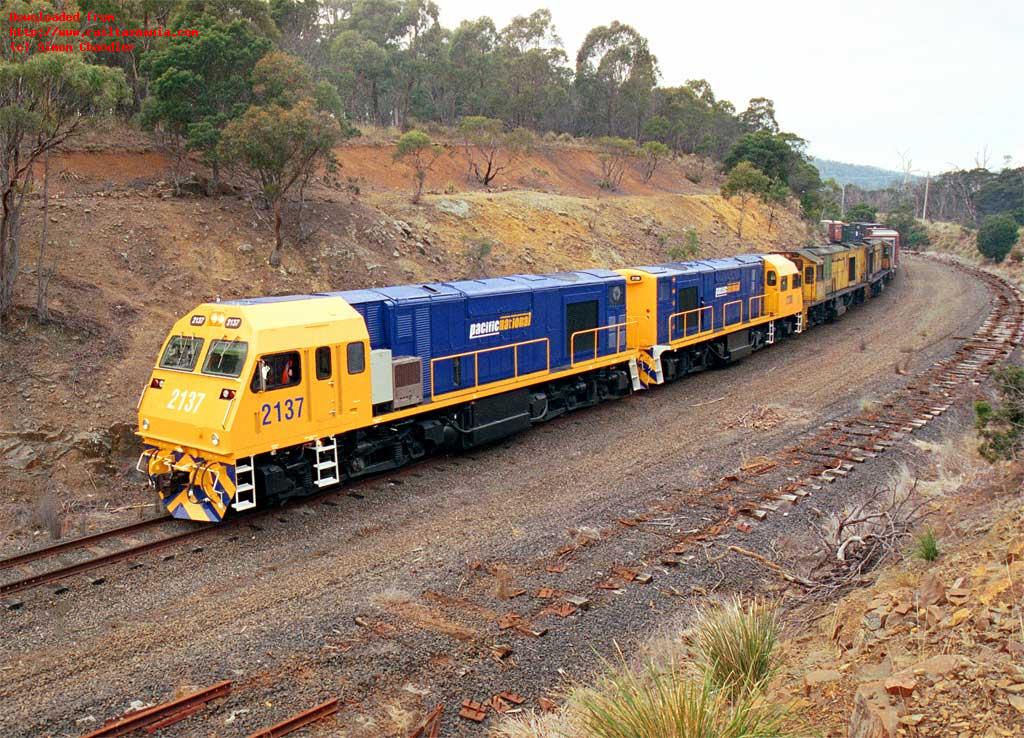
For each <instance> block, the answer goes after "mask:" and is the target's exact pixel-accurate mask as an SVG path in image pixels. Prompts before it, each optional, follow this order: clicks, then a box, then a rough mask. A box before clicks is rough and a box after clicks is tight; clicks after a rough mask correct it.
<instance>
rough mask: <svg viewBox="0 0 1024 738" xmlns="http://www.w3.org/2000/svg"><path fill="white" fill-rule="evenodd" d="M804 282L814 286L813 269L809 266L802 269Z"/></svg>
mask: <svg viewBox="0 0 1024 738" xmlns="http://www.w3.org/2000/svg"><path fill="white" fill-rule="evenodd" d="M804 282H806V283H807V284H814V267H812V266H809V267H806V268H805V269H804Z"/></svg>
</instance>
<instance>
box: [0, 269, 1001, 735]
mask: <svg viewBox="0 0 1024 738" xmlns="http://www.w3.org/2000/svg"><path fill="white" fill-rule="evenodd" d="M987 305H988V299H987V291H986V290H985V288H984V287H983V286H982V285H980V284H975V283H966V284H965V283H964V277H963V275H962V274H961V273H959V272H956V271H954V270H952V269H951V268H950V267H948V266H944V265H941V264H937V263H934V262H930V261H924V260H920V259H914V258H913V257H910V258H908V259H907V260H906V268H905V269H904V270H903V272H902V273H901V274H900V275H899V276H898V278H897V280H896V282H895V283H894V285H893V288H892V289H890V290H888V291H887V292H886V293H885V294H884V295H883V296H882V297H881V298H879V299H877V300H873V301H871V302H869V303H868V304H867V305H865V306H863V307H861V308H859V309H858V310H856V311H854V312H852V313H850V314H848V315H847V316H845V317H844V318H843V319H842V320H841V321H839V322H838V323H837V324H835V325H832V326H828V327H825V328H822V329H817V330H814V331H810V332H809V333H807V334H806V335H804V336H802V337H799V338H798V339H795V340H793V341H790V342H788V343H784V344H781V345H780V346H778V347H775V348H773V349H770V350H768V351H764V352H761V353H759V354H756V355H754V356H752V357H750V358H748V359H747V360H745V361H744V362H742V363H740V364H739V365H736V366H734V367H731V368H729V369H726V370H722V371H716V372H709V373H704V374H701V375H697V376H694V377H691V378H688V379H687V380H686V381H684V382H680V383H677V384H675V385H673V386H670V387H666V388H661V389H659V390H656V391H652V392H648V393H642V394H639V395H636V396H634V397H631V398H628V399H626V400H622V401H620V402H617V403H610V404H607V405H605V406H603V407H598V408H594V409H592V410H589V411H584V412H581V413H579V414H576V415H573V416H568V417H566V418H563V419H560V420H558V421H555V422H553V423H551V424H548V425H546V426H543V427H541V428H538V429H536V430H533V431H531V432H529V433H526V434H524V435H522V436H520V437H518V438H516V439H514V440H512V441H510V442H508V443H505V444H502V445H500V446H499V447H496V448H492V449H487V450H481V451H478V452H476V453H473V454H467V455H463V456H460V457H444V458H439V459H436V460H433V461H430V462H427V463H425V464H422V465H419V466H417V467H412V468H410V469H407V470H405V471H403V472H402V473H401V474H398V475H394V476H392V477H386V478H381V479H378V480H374V481H373V482H371V483H369V484H365V485H362V486H360V487H359V489H358V491H359V495H360V496H359V497H355V496H348V495H345V494H343V493H338V494H334V495H330V496H327V497H323V498H319V499H318V500H315V501H313V502H311V503H309V504H305V505H302V506H295V507H292V508H286V509H284V510H282V511H280V513H279V514H277V515H273V516H269V517H263V518H260V519H258V521H256V520H254V521H253V522H252V524H251V525H246V524H243V525H240V526H235V527H234V528H233V529H231V530H230V531H225V534H224V535H222V536H213V537H210V538H208V539H206V540H205V541H204V548H203V550H202V551H199V552H189V551H188V550H185V551H182V552H181V553H179V554H178V555H177V556H176V557H175V558H174V559H173V560H169V561H162V560H161V557H160V556H159V555H154V556H152V557H151V558H149V559H147V560H146V566H144V567H142V568H140V569H135V570H130V571H129V570H128V569H127V568H126V567H125V565H123V564H122V565H118V566H115V567H112V568H111V569H109V570H108V571H107V572H104V573H105V574H106V582H105V583H104V584H102V585H99V586H91V585H89V583H88V579H87V578H82V579H79V580H71V584H72V586H71V591H70V592H68V593H66V594H63V595H60V596H54V595H52V594H49V593H48V592H47V591H46V590H42V591H36V592H31V593H26V596H25V604H24V607H23V608H22V609H20V610H17V611H10V612H8V611H4V612H3V614H2V617H3V619H4V627H3V630H2V634H0V704H3V705H4V709H3V710H0V735H3V736H11V737H12V738H13V737H14V736H43V735H53V736H75V735H80V734H82V733H85V732H88V731H89V730H90V729H93V728H95V727H97V725H98V724H99V723H101V722H102V721H103V720H104V719H105V718H108V717H112V716H114V715H116V714H118V713H120V712H122V711H123V710H125V709H126V708H128V706H129V703H130V702H131V701H132V700H142V701H144V702H160V701H164V700H166V699H170V698H171V697H173V696H174V695H175V694H176V691H177V690H181V689H182V688H186V687H188V686H189V685H193V686H207V685H209V684H212V683H214V682H216V681H219V680H221V679H232V680H233V681H234V684H235V690H234V692H233V693H232V695H231V696H230V697H228V698H227V699H226V700H224V701H222V702H220V703H218V704H217V705H216V706H214V707H212V708H210V709H208V710H206V711H204V712H203V713H200V714H199V715H197V716H195V717H193V718H190V719H188V720H186V721H183V722H181V723H179V724H177V725H174V726H171V727H169V728H167V729H165V730H162V731H161V733H160V735H162V736H192V735H195V736H211V735H216V736H225V737H227V736H244V735H247V734H248V733H249V732H251V731H253V730H255V729H257V728H259V727H263V726H266V725H269V724H271V723H274V722H276V721H278V720H280V719H282V718H284V717H287V716H288V715H290V714H292V713H293V712H296V711H298V710H301V709H305V708H307V707H309V706H311V705H313V704H314V703H316V702H318V701H320V700H322V699H325V698H327V697H329V696H332V695H334V696H338V697H339V698H340V699H341V700H342V702H343V703H344V704H343V708H342V710H341V712H340V713H339V715H338V717H337V718H336V719H335V720H333V721H330V722H325V723H323V724H321V725H320V726H319V727H318V728H316V729H314V730H307V731H306V733H305V734H322V735H353V736H382V735H406V734H407V733H408V730H407V729H408V727H409V725H410V723H411V721H413V720H414V718H415V717H417V716H418V715H421V714H422V713H423V712H425V709H429V708H430V707H432V706H433V705H435V704H437V703H438V702H444V703H445V704H446V719H445V724H444V728H443V731H442V734H443V735H445V736H462V735H466V736H470V735H472V736H479V735H482V734H483V733H484V730H485V728H482V727H480V726H477V725H475V724H471V723H468V722H466V721H463V720H458V719H456V718H455V717H454V713H455V711H456V709H457V704H458V702H459V701H461V700H462V699H465V698H472V699H477V700H484V699H486V698H488V697H489V696H490V695H492V694H494V693H496V692H499V691H502V690H513V691H517V692H520V693H521V694H523V695H524V696H526V697H527V698H528V701H529V703H531V704H532V703H533V702H534V700H535V699H536V697H538V696H540V695H542V694H544V693H545V692H546V691H548V690H550V689H551V688H553V687H556V686H557V685H559V684H560V683H562V682H563V681H564V680H565V678H566V677H567V676H582V675H585V674H586V673H588V672H589V670H591V669H592V668H593V666H594V664H595V662H596V661H597V654H598V653H608V651H609V649H610V647H611V644H612V641H613V640H617V641H618V642H620V643H622V642H626V643H628V642H630V641H631V640H635V639H639V638H645V637H648V636H649V635H650V634H651V632H652V631H654V630H656V629H658V628H660V627H663V626H664V625H665V623H667V622H671V621H673V620H678V619H679V618H680V617H681V616H683V615H684V614H685V613H686V612H688V611H689V610H690V609H691V608H692V605H693V603H694V602H697V601H699V600H700V599H701V597H702V596H704V595H703V594H702V592H704V591H712V590H714V591H715V592H724V591H729V590H732V589H737V588H739V589H747V588H750V587H751V586H755V585H756V583H757V582H758V581H760V579H761V577H762V575H763V574H764V572H763V570H761V569H759V568H757V565H756V564H754V563H753V562H750V561H747V560H745V559H742V560H738V559H737V558H736V557H730V558H728V559H723V560H722V561H720V562H718V563H717V564H714V565H708V564H707V563H706V562H702V561H700V560H699V559H692V560H689V561H684V564H683V565H682V566H680V567H676V568H673V569H657V568H653V569H651V571H653V572H654V573H655V581H654V582H653V583H652V584H649V585H646V586H641V585H638V584H635V583H634V584H629V585H626V586H625V587H624V589H622V590H621V591H620V592H618V593H615V592H604V591H601V590H594V585H595V584H596V583H597V582H599V581H601V580H603V579H605V578H607V577H608V576H609V573H610V571H611V567H612V566H614V565H617V564H626V565H631V566H645V565H647V564H648V563H650V564H656V563H657V556H658V554H659V553H660V552H661V551H663V550H664V549H665V547H666V546H667V545H671V539H670V538H668V537H666V535H665V533H668V532H670V531H672V530H674V529H667V530H660V529H659V528H658V527H657V526H637V527H633V528H627V527H625V526H622V525H618V524H617V523H616V520H617V519H619V518H629V517H632V516H635V515H637V514H639V513H641V512H644V511H649V510H662V511H672V514H673V515H675V516H676V518H677V519H676V523H677V527H678V528H679V529H681V530H687V529H692V528H698V527H701V526H702V525H704V524H706V523H707V522H708V521H709V520H711V519H713V518H714V516H715V514H716V513H717V512H720V511H721V508H722V507H723V506H724V505H727V504H728V502H729V501H728V500H721V499H696V498H695V496H694V495H693V494H692V491H693V490H695V489H697V488H699V487H701V486H703V485H706V484H707V483H708V482H709V481H713V480H715V479H717V478H719V477H721V476H722V475H724V474H727V473H730V472H732V471H734V470H735V469H736V468H737V467H738V466H740V464H741V463H742V462H743V461H744V460H745V459H748V458H751V457H753V456H756V455H759V454H766V453H771V452H772V451H775V450H778V449H780V448H782V447H783V446H785V445H787V444H788V443H790V442H792V440H793V438H794V437H795V436H797V435H799V434H800V433H802V432H804V431H806V430H809V429H811V428H814V427H816V426H818V425H820V423H822V422H823V421H825V420H828V419H831V418H835V417H839V416H841V415H843V414H844V413H846V412H849V411H851V410H854V409H856V408H857V407H858V405H859V404H860V403H861V402H863V401H865V400H870V399H872V398H876V397H881V396H882V395H883V394H884V393H886V392H888V391H890V390H892V389H894V388H896V387H898V386H901V385H902V384H905V383H906V382H907V381H909V379H910V378H911V377H912V375H913V374H914V372H915V371H916V370H918V369H921V368H923V367H925V366H927V365H929V364H930V363H931V362H932V361H934V360H935V359H937V358H939V357H941V356H944V355H947V354H948V353H950V352H951V350H952V349H953V348H954V347H955V346H956V345H957V344H958V343H959V341H957V340H956V338H955V337H956V336H965V335H967V334H969V333H970V332H972V331H973V330H974V328H975V327H976V326H977V325H978V324H979V323H980V322H981V320H982V319H983V317H984V315H985V313H986V311H987ZM908 361H909V373H908V374H901V373H898V372H897V371H896V370H895V369H896V367H897V366H899V367H901V368H902V367H906V366H907V362H908ZM758 406H770V407H771V410H772V411H773V414H774V415H776V416H777V417H778V418H780V419H781V421H782V422H781V424H780V425H778V426H777V427H775V428H772V429H765V430H759V429H757V428H748V427H743V425H742V424H740V425H737V420H738V419H740V418H742V417H744V415H745V414H749V413H750V411H751V410H752V409H755V408H756V407H758ZM957 422H958V420H957V418H956V417H955V414H950V415H949V416H948V417H947V416H944V417H943V418H942V420H941V421H940V422H937V423H934V424H932V425H930V426H929V427H928V429H926V433H928V434H931V433H938V432H941V430H942V428H943V427H947V426H950V425H952V424H956V423H957ZM908 449H909V447H908ZM909 453H910V451H909V450H902V449H893V450H892V451H890V452H889V453H887V454H885V455H883V457H882V458H880V459H878V460H874V461H871V462H869V463H867V464H864V465H862V466H859V467H858V469H857V472H856V473H855V474H853V475H851V477H850V479H849V480H847V481H844V482H839V483H837V484H835V485H832V486H830V487H828V488H827V489H826V490H823V491H822V492H821V493H818V494H817V495H816V497H815V499H814V500H813V503H812V504H803V503H802V504H801V505H799V506H797V507H794V508H793V509H792V510H791V511H789V513H788V514H787V515H785V516H783V515H782V514H774V515H772V516H769V518H768V519H767V520H766V521H765V522H763V523H761V524H760V525H757V526H756V527H754V529H753V530H752V531H751V532H750V533H745V534H744V533H740V532H738V531H735V530H734V531H733V532H731V533H730V538H728V539H725V540H726V543H728V542H735V543H738V544H739V545H743V546H744V547H746V548H751V549H754V550H761V551H770V550H772V547H773V546H778V545H779V544H780V543H781V542H783V541H786V540H799V539H800V537H801V536H802V535H805V534H806V533H807V531H808V530H809V526H810V525H811V524H813V522H814V518H813V515H812V513H811V512H810V508H811V507H816V508H818V509H819V510H822V511H827V510H828V509H829V508H830V507H832V506H837V505H840V504H842V503H844V502H846V501H848V500H849V499H850V498H851V497H853V496H856V495H857V494H859V493H860V492H863V491H864V490H869V489H871V488H872V487H873V486H874V485H875V484H877V483H879V482H880V481H881V480H882V479H884V478H885V477H886V476H887V475H888V474H889V473H890V472H891V470H892V468H893V466H894V464H896V463H898V462H899V461H901V460H903V459H904V458H909V457H908V456H907V455H908V454H909ZM688 493H689V494H688ZM652 529H653V530H652ZM591 530H596V531H600V532H602V533H603V535H602V537H601V538H600V540H598V541H596V542H593V543H591V544H589V545H586V546H584V547H583V548H581V549H579V550H578V551H577V552H576V553H575V555H573V556H572V558H571V561H570V562H569V565H568V567H567V568H566V570H565V571H564V572H562V573H557V574H553V573H549V572H547V571H546V570H545V566H546V565H547V564H549V563H550V562H552V561H553V560H554V559H555V557H556V555H557V553H558V551H559V549H560V548H561V547H563V546H566V545H567V544H570V543H573V542H574V541H577V542H578V541H579V540H580V537H581V535H582V536H583V537H587V536H588V535H589V534H590V531H591ZM502 572H506V573H502ZM499 584H503V585H505V586H504V589H506V590H512V591H515V590H517V589H525V590H527V592H526V593H525V594H523V595H521V596H519V597H516V598H513V599H511V600H505V599H502V598H500V597H499V596H498V589H499ZM543 586H548V587H552V588H556V589H558V590H561V591H564V592H569V593H586V594H588V595H589V596H591V599H592V601H593V602H592V606H591V607H590V609H589V610H587V611H586V612H584V613H581V614H577V615H573V616H571V617H569V618H566V619H564V620H563V619H561V618H559V617H557V616H554V615H543V616H539V615H538V613H539V612H540V610H541V609H543V607H544V606H545V605H546V604H547V603H546V602H543V601H541V600H539V599H537V598H535V597H534V595H535V593H536V590H537V588H538V587H543ZM669 586H672V587H675V588H676V589H677V590H679V591H681V592H683V593H689V596H688V597H675V596H667V595H665V594H663V593H662V590H666V589H667V588H668V587H669ZM595 591H596V592H599V594H594V592H595ZM510 611H514V612H517V613H519V614H520V615H523V616H526V617H528V618H530V620H531V622H533V623H534V625H536V626H545V627H547V628H549V631H548V632H547V634H546V635H544V636H543V637H541V638H530V637H528V636H525V635H521V634H518V633H515V632H513V631H510V630H504V631H503V630H499V628H498V626H497V625H496V623H495V622H494V621H495V619H496V618H497V617H498V616H500V615H502V614H505V613H507V612H510ZM357 616H358V617H359V621H360V623H362V625H360V624H357V623H356V621H355V619H356V617H357ZM495 644H506V645H508V646H510V647H511V648H512V649H513V650H512V653H511V655H510V656H508V657H506V658H505V659H504V661H503V662H502V663H499V662H498V661H496V660H494V659H492V658H491V649H490V647H491V646H493V645H495ZM488 722H493V718H492V719H491V720H489V721H488ZM485 726H486V724H485Z"/></svg>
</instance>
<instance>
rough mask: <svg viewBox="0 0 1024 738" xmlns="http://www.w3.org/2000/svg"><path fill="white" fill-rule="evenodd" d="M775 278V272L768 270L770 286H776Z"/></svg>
mask: <svg viewBox="0 0 1024 738" xmlns="http://www.w3.org/2000/svg"><path fill="white" fill-rule="evenodd" d="M775 280H776V276H775V272H768V286H769V287H774V286H775Z"/></svg>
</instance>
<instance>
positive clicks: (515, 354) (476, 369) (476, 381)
mask: <svg viewBox="0 0 1024 738" xmlns="http://www.w3.org/2000/svg"><path fill="white" fill-rule="evenodd" d="M535 343H543V344H544V346H545V349H546V351H545V361H544V368H543V369H534V370H533V371H531V372H527V373H526V374H523V375H520V374H519V347H520V346H527V345H530V344H535ZM508 350H511V351H512V371H513V374H512V376H511V377H502V378H501V379H494V380H491V381H490V382H485V383H484V384H493V383H494V382H503V381H508V380H510V379H518V378H519V377H520V376H524V377H525V376H529V375H530V374H539V373H540V372H550V371H551V339H549V338H546V337H545V338H533V339H530V340H529V341H519V342H518V343H508V344H505V345H504V346H491V347H490V348H485V349H478V350H476V351H464V352H462V353H461V354H451V355H450V356H439V357H437V358H435V359H431V360H430V399H431V400H433V399H434V398H435V397H436V396H437V395H438V394H442V395H451V394H454V393H457V392H464V393H467V394H468V393H471V392H474V391H476V389H477V388H478V387H479V386H480V354H487V353H491V352H493V351H508ZM463 356H472V357H473V386H472V387H459V388H458V389H453V390H448V391H447V392H441V393H436V392H434V367H435V365H436V364H437V363H438V362H440V361H451V360H453V359H461V358H462V357H463Z"/></svg>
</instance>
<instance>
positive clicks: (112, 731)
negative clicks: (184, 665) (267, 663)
mask: <svg viewBox="0 0 1024 738" xmlns="http://www.w3.org/2000/svg"><path fill="white" fill-rule="evenodd" d="M230 692H231V682H230V681H223V682H218V683H217V684H214V685H213V686H212V687H207V688H206V689H201V690H199V691H198V692H195V693H194V694H190V695H188V696H187V697H179V698H178V699H176V700H171V701H170V702H164V703H163V704H160V705H155V706H153V707H148V708H146V709H144V710H139V711H138V712H133V713H129V714H128V715H125V716H124V717H122V718H119V719H116V720H113V721H110V722H108V723H107V724H106V725H104V726H103V727H102V728H99V729H97V730H94V731H93V732H91V733H88V734H86V735H84V736H82V738H115V737H116V736H120V735H127V734H128V733H131V732H133V731H136V730H139V729H141V728H146V727H151V726H156V724H158V723H160V724H163V725H169V724H170V722H168V721H171V722H174V720H172V718H177V717H179V716H180V717H181V718H182V719H183V718H185V717H188V715H181V713H188V714H189V715H191V714H194V713H195V712H197V711H198V710H199V709H200V708H201V707H202V706H203V705H205V704H206V703H207V702H209V701H210V700H215V699H217V698H218V697H225V696H227V695H228V694H230ZM154 729H155V727H154Z"/></svg>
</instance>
